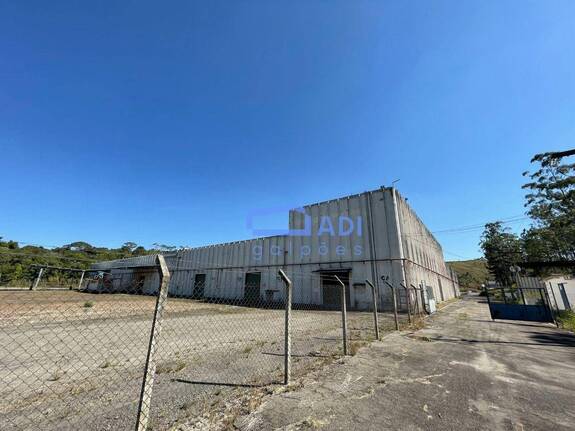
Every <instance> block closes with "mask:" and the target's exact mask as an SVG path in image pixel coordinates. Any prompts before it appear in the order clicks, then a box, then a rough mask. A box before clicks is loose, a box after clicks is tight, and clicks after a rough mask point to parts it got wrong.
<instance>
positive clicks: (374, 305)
mask: <svg viewBox="0 0 575 431" xmlns="http://www.w3.org/2000/svg"><path fill="white" fill-rule="evenodd" d="M365 282H366V283H367V284H369V285H370V286H371V292H372V296H373V324H374V325H375V339H376V340H379V321H378V319H377V289H376V288H375V286H374V285H373V283H372V282H371V281H369V280H365Z"/></svg>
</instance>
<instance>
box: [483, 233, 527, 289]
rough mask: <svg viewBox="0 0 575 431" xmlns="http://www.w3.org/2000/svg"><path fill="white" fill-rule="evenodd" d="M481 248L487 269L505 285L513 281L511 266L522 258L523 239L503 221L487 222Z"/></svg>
mask: <svg viewBox="0 0 575 431" xmlns="http://www.w3.org/2000/svg"><path fill="white" fill-rule="evenodd" d="M480 245H481V248H482V249H483V254H484V255H485V259H486V260H487V269H488V270H489V272H490V273H491V274H492V275H493V277H495V280H496V281H497V282H498V283H500V284H503V285H510V284H511V282H512V281H513V276H512V272H511V267H512V266H515V265H516V264H517V263H518V262H519V261H520V260H521V241H520V240H519V238H518V237H517V235H515V234H513V233H511V232H510V231H509V229H508V228H504V227H503V225H502V223H501V222H494V223H487V224H486V225H485V230H484V231H483V235H481V243H480Z"/></svg>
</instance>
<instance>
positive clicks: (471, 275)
mask: <svg viewBox="0 0 575 431" xmlns="http://www.w3.org/2000/svg"><path fill="white" fill-rule="evenodd" d="M448 265H449V266H450V267H451V268H453V270H454V271H455V272H456V273H457V276H458V277H459V284H460V286H461V288H462V289H479V288H480V287H481V284H482V283H484V282H485V280H486V279H488V278H489V271H488V270H487V262H486V261H485V259H473V260H460V261H453V262H448Z"/></svg>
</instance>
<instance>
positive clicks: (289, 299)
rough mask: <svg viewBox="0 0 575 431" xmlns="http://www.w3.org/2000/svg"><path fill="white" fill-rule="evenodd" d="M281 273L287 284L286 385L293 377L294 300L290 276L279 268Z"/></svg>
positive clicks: (285, 331)
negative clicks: (292, 316) (292, 310)
mask: <svg viewBox="0 0 575 431" xmlns="http://www.w3.org/2000/svg"><path fill="white" fill-rule="evenodd" d="M279 275H280V277H281V278H282V280H283V282H284V283H285V285H286V310H285V329H284V385H289V382H290V377H291V333H290V327H289V326H290V325H289V324H290V320H291V302H292V282H291V280H290V279H289V278H288V276H287V275H286V274H285V272H283V270H282V269H280V270H279Z"/></svg>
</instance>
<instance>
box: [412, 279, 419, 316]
mask: <svg viewBox="0 0 575 431" xmlns="http://www.w3.org/2000/svg"><path fill="white" fill-rule="evenodd" d="M410 286H411V288H412V289H413V292H414V293H415V310H416V311H415V312H416V313H417V317H419V316H420V314H421V313H420V311H419V294H418V293H417V287H415V286H414V285H413V284H410Z"/></svg>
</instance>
